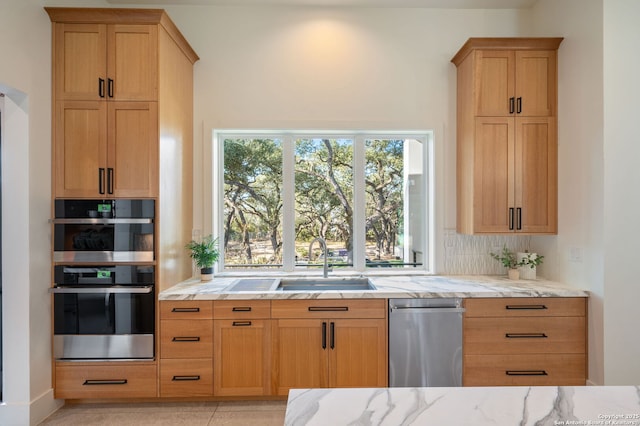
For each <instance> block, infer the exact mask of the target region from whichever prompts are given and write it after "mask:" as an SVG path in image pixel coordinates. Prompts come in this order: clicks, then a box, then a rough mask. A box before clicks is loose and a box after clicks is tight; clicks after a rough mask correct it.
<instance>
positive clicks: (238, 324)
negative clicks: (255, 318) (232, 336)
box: [231, 321, 251, 327]
mask: <svg viewBox="0 0 640 426" xmlns="http://www.w3.org/2000/svg"><path fill="white" fill-rule="evenodd" d="M231 325H232V326H233V327H251V321H234V322H233V323H232V324H231Z"/></svg>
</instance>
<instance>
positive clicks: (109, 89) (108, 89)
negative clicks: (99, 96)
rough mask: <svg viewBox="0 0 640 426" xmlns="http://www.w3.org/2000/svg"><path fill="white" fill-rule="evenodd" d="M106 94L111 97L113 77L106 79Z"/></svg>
mask: <svg viewBox="0 0 640 426" xmlns="http://www.w3.org/2000/svg"><path fill="white" fill-rule="evenodd" d="M107 94H108V95H109V97H110V98H113V79H112V78H110V79H108V80H107Z"/></svg>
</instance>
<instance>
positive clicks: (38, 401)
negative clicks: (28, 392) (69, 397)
mask: <svg viewBox="0 0 640 426" xmlns="http://www.w3.org/2000/svg"><path fill="white" fill-rule="evenodd" d="M63 405H64V399H54V397H53V389H49V390H47V391H46V392H44V393H43V394H42V395H40V396H38V397H37V398H35V399H34V400H33V401H31V407H30V410H29V411H30V421H29V424H31V425H37V424H38V423H40V422H42V421H43V420H44V419H46V418H47V417H49V416H50V415H51V414H53V413H55V412H56V411H58V410H59V409H60V407H62V406H63Z"/></svg>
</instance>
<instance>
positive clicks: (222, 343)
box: [213, 319, 271, 396]
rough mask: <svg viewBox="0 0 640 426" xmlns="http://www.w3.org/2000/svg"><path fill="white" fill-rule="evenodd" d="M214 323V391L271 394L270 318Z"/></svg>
mask: <svg viewBox="0 0 640 426" xmlns="http://www.w3.org/2000/svg"><path fill="white" fill-rule="evenodd" d="M213 323H214V325H213V336H214V348H215V349H214V350H215V354H214V357H213V364H214V371H215V374H214V394H215V395H218V396H245V395H269V394H270V385H271V380H270V377H271V376H270V374H271V368H270V367H271V365H270V360H271V357H270V352H271V346H270V336H271V328H270V327H271V321H269V320H260V319H258V320H256V319H250V320H240V319H237V320H215V321H214V322H213Z"/></svg>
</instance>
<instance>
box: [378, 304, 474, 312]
mask: <svg viewBox="0 0 640 426" xmlns="http://www.w3.org/2000/svg"><path fill="white" fill-rule="evenodd" d="M465 310H466V309H465V308H445V307H443V308H436V307H429V308H416V307H403V306H389V311H390V312H397V313H407V314H410V313H414V314H415V313H423V314H429V313H436V312H438V313H444V312H458V313H463V312H464V311H465Z"/></svg>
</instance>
